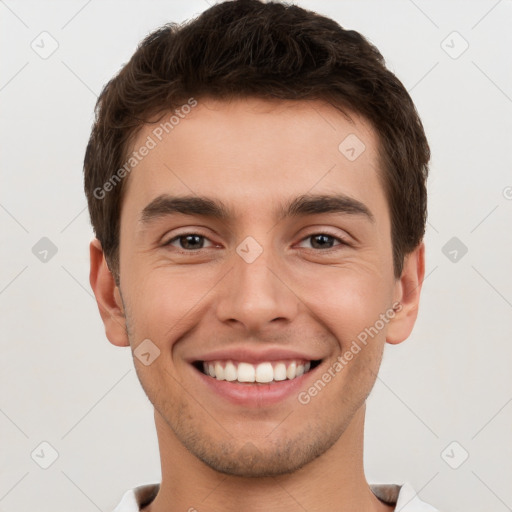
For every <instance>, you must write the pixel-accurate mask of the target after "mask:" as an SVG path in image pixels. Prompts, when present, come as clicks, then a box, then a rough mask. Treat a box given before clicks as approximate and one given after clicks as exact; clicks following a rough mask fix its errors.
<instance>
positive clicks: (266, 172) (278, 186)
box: [123, 98, 385, 215]
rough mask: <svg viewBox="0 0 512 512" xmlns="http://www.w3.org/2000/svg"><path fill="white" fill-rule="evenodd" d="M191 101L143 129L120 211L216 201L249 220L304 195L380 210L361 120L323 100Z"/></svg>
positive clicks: (373, 156)
mask: <svg viewBox="0 0 512 512" xmlns="http://www.w3.org/2000/svg"><path fill="white" fill-rule="evenodd" d="M194 102H195V100H194ZM195 103H196V104H195V105H194V106H192V107H190V108H183V109H181V110H180V109H178V112H177V113H175V114H174V115H173V113H171V112H170V113H167V114H165V115H164V116H163V117H162V119H161V120H159V121H158V122H156V123H154V124H148V125H145V126H144V127H143V128H142V129H141V130H140V131H139V133H138V134H137V137H136V138H135V140H134V142H133V144H132V147H131V148H130V154H132V153H133V152H137V153H139V159H138V160H137V162H136V165H135V166H134V167H133V169H132V171H131V172H130V174H129V178H128V182H127V183H126V189H125V192H124V195H125V197H124V200H123V209H124V205H125V203H129V205H130V208H135V209H138V210H139V212H140V211H141V210H142V209H143V208H144V206H145V205H146V204H148V203H149V202H150V201H151V200H153V199H155V198H156V197H158V196H159V195H161V194H163V193H169V194H173V195H180V194H181V195H199V196H203V197H216V198H219V199H221V200H222V201H223V202H224V203H225V204H230V206H233V208H234V209H235V210H236V209H237V208H238V209H239V210H240V212H241V210H252V214H253V215H256V214H258V215H259V214H263V213H264V210H265V207H266V205H270V204H271V202H272V201H273V199H275V198H281V199H282V198H283V197H286V198H287V199H288V198H292V197H294V196H295V197H297V196H299V195H303V194H306V193H316V194H325V193H332V192H341V193H343V194H345V195H348V196H351V197H354V198H355V199H357V200H360V201H362V202H364V203H371V204H373V205H375V207H376V208H379V207H382V206H384V207H385V204H382V203H383V202H384V203H385V199H384V194H383V187H382V185H381V180H380V172H381V171H380V170H379V157H378V136H377V134H376V133H375V132H374V130H373V128H372V126H371V124H370V123H369V122H367V121H366V120H365V119H364V118H362V117H361V116H358V115H356V114H354V113H352V112H349V115H350V119H349V118H348V117H347V115H346V114H344V113H342V112H341V111H340V110H338V109H336V108H335V107H333V106H331V105H328V104H326V103H324V102H321V101H276V100H273V101H268V100H262V99H256V98H244V99H236V100H230V101H220V100H213V99H198V100H197V102H195ZM189 104H191V105H193V103H191V102H189ZM144 147H150V149H149V150H146V151H141V150H142V149H143V148H144ZM142 152H144V153H145V155H144V156H143V157H142V158H141V157H140V153H142ZM128 156H130V155H128ZM376 203H381V204H380V206H379V204H376Z"/></svg>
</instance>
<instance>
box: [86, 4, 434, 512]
mask: <svg viewBox="0 0 512 512" xmlns="http://www.w3.org/2000/svg"><path fill="white" fill-rule="evenodd" d="M429 157H430V152H429V147H428V143H427V140H426V137H425V134H424V131H423V127H422V124H421V121H420V119H419V117H418V115H417V112H416V110H415V107H414V105H413V103H412V100H411V98H410V97H409V95H408V93H407V91H406V90H405V88H404V87H403V85H402V84H401V83H400V82H399V80H398V79H397V78H396V77H395V76H394V75H393V74H392V73H391V72H389V71H388V70H387V69H386V68H385V65H384V60H383V58H382V56H381V55H380V53H379V52H378V50H377V49H376V48H375V47H374V46H372V45H371V44H370V43H369V42H368V41H367V40H366V39H364V38H363V37H362V36H361V35H360V34H358V33H357V32H354V31H346V30H344V29H342V28H341V27H340V26H339V25H338V24H337V23H335V22H334V21H332V20H330V19H327V18H325V17H322V16H319V15H317V14H315V13H312V12H309V11H306V10H304V9H302V8H299V7H297V6H286V5H283V4H279V3H267V4H265V3H261V2H259V1H257V0H240V1H233V2H225V3H221V4H218V5H215V6H214V7H211V8H210V9H208V10H207V11H205V12H204V13H203V14H202V15H201V16H199V17H198V18H197V19H195V20H193V21H191V22H189V23H188V24H184V25H182V26H176V25H168V26H165V27H162V28H161V29H159V30H157V31H156V32H154V33H153V34H151V35H149V36H148V37H147V38H146V39H145V40H144V41H143V43H142V44H141V45H140V47H139V48H138V49H137V51H136V53H135V54H134V56H133V57H132V59H131V60H130V62H128V64H126V65H125V66H124V68H123V69H122V70H121V71H120V73H119V74H118V75H117V76H116V77H115V78H114V79H113V80H111V81H110V82H109V83H108V84H107V86H106V87H105V89H104V90H103V92H102V94H101V96H100V98H99V100H98V106H97V112H96V121H95V124H94V127H93V130H92V134H91V138H90V142H89V145H88V147H87V152H86V157H85V166H84V171H85V191H86V194H87V198H88V204H89V211H90V215H91V220H92V224H93V227H94V230H95V234H96V237H97V238H96V239H95V240H94V241H93V242H92V243H91V246H90V255H91V272H90V282H91V286H92V288H93V290H94V293H95V296H96V299H97V302H98V306H99V310H100V314H101V317H102V319H103V322H104V324H105V330H106V335H107V337H108V339H109V340H110V342H111V343H113V344H114V345H117V346H130V347H131V349H132V351H133V356H134V364H135V367H136V371H137V375H138V378H139V380H140V382H141V385H142V386H143V388H144V390H145V392H146V394H147V396H148V398H149V399H150V401H151V403H152V404H153V406H154V414H155V424H156V430H157V435H158V441H159V448H160V456H161V469H162V482H161V483H160V484H154V485H144V486H140V487H138V488H136V489H134V490H131V491H128V492H127V493H126V494H125V495H124V497H123V499H122V501H121V503H120V504H119V506H118V507H117V508H116V511H117V512H128V511H136V510H144V511H150V512H169V511H179V510H183V511H189V512H192V511H200V512H208V511H223V512H231V511H240V510H244V511H249V512H252V511H254V512H256V511H265V512H268V511H272V512H285V511H297V510H307V511H309V512H314V511H320V510H322V511H325V510H329V511H349V510H350V511H354V510H357V511H359V512H370V511H372V512H376V511H392V510H397V511H398V510H401V511H403V512H417V511H434V510H435V509H434V508H433V507H431V506H429V505H427V504H425V503H423V502H422V501H420V500H419V498H418V497H417V496H416V495H415V492H414V491H413V489H412V488H411V487H410V486H409V485H408V484H404V485H402V486H400V485H371V486H370V485H369V484H368V483H367V482H366V478H365V475H364V469H363V427H364V416H365V401H366V398H367V397H368V395H369V393H370V391H371V389H372V387H373V385H374V382H375V379H376V376H377V372H378V369H379V365H380V362H381V358H382V352H383V348H384V344H385V343H386V342H387V343H392V344H396V343H400V342H402V341H403V340H405V339H406V338H407V337H408V336H409V334H410V332H411V330H412V328H413V325H414V322H415V320H416V315H417V311H418V304H419V297H420V291H421V284H422V280H423V277H424V246H423V243H422V239H423V235H424V229H425V217H426V186H425V181H426V177H427V173H428V161H429Z"/></svg>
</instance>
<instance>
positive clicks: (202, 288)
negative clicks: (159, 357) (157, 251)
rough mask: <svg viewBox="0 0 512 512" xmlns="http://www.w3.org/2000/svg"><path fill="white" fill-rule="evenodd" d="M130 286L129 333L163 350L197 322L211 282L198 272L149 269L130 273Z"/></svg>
mask: <svg viewBox="0 0 512 512" xmlns="http://www.w3.org/2000/svg"><path fill="white" fill-rule="evenodd" d="M191 274H192V275H193V277H191ZM130 282H131V287H130V299H131V300H130V306H131V307H130V310H131V311H132V312H133V315H132V318H131V320H132V324H133V331H134V333H136V335H137V338H140V339H143V338H149V339H151V340H152V341H153V342H154V343H155V344H157V345H158V346H159V347H160V348H161V350H163V348H164V345H167V344H168V343H169V340H173V339H176V338H178V337H179V336H180V335H181V333H183V332H186V331H187V330H189V329H190V328H191V327H193V325H194V324H195V323H197V322H198V318H197V311H198V310H200V309H201V307H203V304H204V303H205V295H206V293H207V291H208V290H210V289H211V288H213V286H214V284H215V279H213V278H212V276H211V275H210V276H208V275H206V273H205V272H200V271H199V269H195V270H194V271H191V270H190V268H189V269H185V267H183V268H182V269H176V268H174V269H172V271H171V269H165V268H151V269H147V271H146V272H144V270H142V271H141V272H137V273H133V274H132V275H131V278H130ZM141 337H142V338H141ZM166 350H167V349H166Z"/></svg>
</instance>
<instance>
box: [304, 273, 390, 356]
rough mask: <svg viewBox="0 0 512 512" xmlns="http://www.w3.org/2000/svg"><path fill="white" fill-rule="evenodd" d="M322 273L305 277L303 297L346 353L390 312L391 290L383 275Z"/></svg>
mask: <svg viewBox="0 0 512 512" xmlns="http://www.w3.org/2000/svg"><path fill="white" fill-rule="evenodd" d="M323 270H325V272H323V275H322V274H321V273H319V272H316V273H315V275H310V276H307V275H303V276H302V278H301V285H300V288H301V289H302V290H303V291H302V294H301V295H300V296H301V297H302V298H304V299H305V300H304V302H305V303H306V304H307V306H308V308H309V309H310V311H311V312H313V313H314V314H315V315H316V316H317V317H318V318H319V319H320V320H321V322H322V323H323V324H324V325H325V327H326V328H327V329H329V330H330V331H331V332H332V333H333V334H334V335H335V336H336V338H337V339H338V341H339V343H340V344H341V345H342V349H343V350H345V349H346V346H345V345H346V344H348V345H350V344H351V342H352V340H354V339H357V337H358V335H359V334H360V333H362V332H365V329H367V328H370V327H371V326H373V325H374V324H375V323H376V322H377V321H378V320H379V318H380V315H381V314H382V313H385V312H386V311H387V309H388V308H389V304H390V289H389V287H388V286H386V285H385V284H383V283H385V282H383V280H382V277H381V276H380V275H376V274H375V273H373V272H370V271H361V269H360V268H359V269H357V270H356V269H344V268H336V269H330V270H327V269H323ZM308 283H315V286H314V287H311V285H310V284H309V285H308ZM379 325H380V324H379ZM384 331H385V329H384Z"/></svg>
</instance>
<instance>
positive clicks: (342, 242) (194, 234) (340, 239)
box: [163, 231, 350, 253]
mask: <svg viewBox="0 0 512 512" xmlns="http://www.w3.org/2000/svg"><path fill="white" fill-rule="evenodd" d="M318 235H325V236H327V237H329V238H332V239H334V240H335V241H338V242H339V244H338V245H335V246H334V247H329V248H327V249H315V248H314V247H312V248H311V249H312V250H314V251H315V252H330V251H332V250H335V248H336V247H340V246H349V245H350V244H349V243H348V242H347V241H346V240H345V239H344V238H343V237H339V236H334V235H332V234H330V233H327V232H323V231H319V232H318V233H311V234H310V235H307V236H305V237H304V238H302V239H301V240H300V242H303V241H305V240H307V239H308V238H313V237H315V236H318ZM187 236H199V237H200V238H204V239H206V240H210V239H209V238H208V237H207V236H205V235H202V234H201V233H193V232H190V233H181V234H179V235H177V236H175V237H173V238H171V239H170V240H169V241H167V242H165V243H164V244H163V247H168V246H171V244H172V243H173V242H175V241H179V240H180V238H184V237H187ZM210 242H211V240H210ZM210 248H211V247H201V248H199V249H183V248H181V247H180V248H178V247H176V249H178V250H179V251H181V252H182V253H197V252H199V251H201V250H203V249H210Z"/></svg>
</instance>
